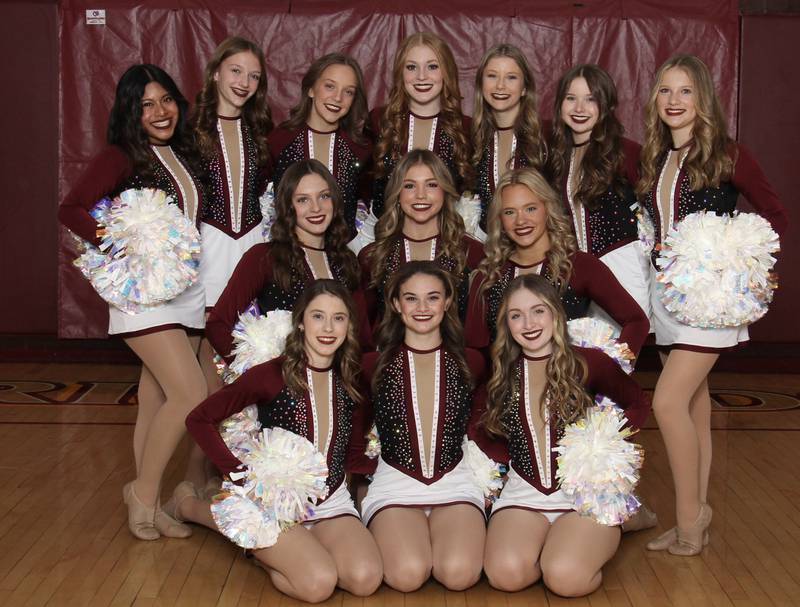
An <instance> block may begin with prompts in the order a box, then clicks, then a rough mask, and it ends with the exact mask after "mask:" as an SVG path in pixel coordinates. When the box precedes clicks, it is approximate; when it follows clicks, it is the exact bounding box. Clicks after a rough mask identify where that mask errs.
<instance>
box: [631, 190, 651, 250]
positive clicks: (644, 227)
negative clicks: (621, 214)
mask: <svg viewBox="0 0 800 607" xmlns="http://www.w3.org/2000/svg"><path fill="white" fill-rule="evenodd" d="M631 210H633V211H635V213H636V231H637V232H638V233H639V246H640V247H641V249H642V252H643V253H644V254H645V256H649V255H650V252H651V251H652V250H653V247H654V246H655V244H656V229H655V227H654V226H653V220H652V219H650V214H649V213H648V212H647V211H646V210H645V208H644V207H643V206H642V205H640V204H639V203H638V202H637V203H635V204H632V205H631Z"/></svg>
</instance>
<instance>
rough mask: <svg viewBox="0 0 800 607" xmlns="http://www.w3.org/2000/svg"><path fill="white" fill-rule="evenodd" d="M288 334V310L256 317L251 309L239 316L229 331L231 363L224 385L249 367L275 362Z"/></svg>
mask: <svg viewBox="0 0 800 607" xmlns="http://www.w3.org/2000/svg"><path fill="white" fill-rule="evenodd" d="M291 332H292V313H291V312H289V311H288V310H273V311H271V312H267V313H266V314H265V315H259V314H258V313H257V308H256V307H255V306H253V305H251V306H250V307H249V308H248V309H247V310H245V311H244V312H243V313H242V314H240V315H239V322H237V323H236V326H235V327H234V328H233V331H232V332H231V335H233V348H232V349H231V354H232V355H233V357H234V358H233V362H232V363H231V364H230V366H229V369H228V371H229V376H228V377H227V380H228V383H230V382H231V381H233V380H235V379H236V378H237V377H239V376H240V375H241V374H242V373H244V372H245V371H247V370H248V369H249V368H250V367H253V366H255V365H260V364H261V363H264V362H267V361H268V360H272V359H273V358H277V357H278V356H280V355H281V353H282V352H283V348H284V346H285V345H286V337H287V336H288V335H289V333H291Z"/></svg>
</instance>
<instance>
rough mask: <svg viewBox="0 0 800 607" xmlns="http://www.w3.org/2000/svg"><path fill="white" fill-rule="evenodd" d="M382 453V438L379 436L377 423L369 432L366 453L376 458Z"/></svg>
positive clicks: (371, 457)
mask: <svg viewBox="0 0 800 607" xmlns="http://www.w3.org/2000/svg"><path fill="white" fill-rule="evenodd" d="M380 454H381V439H380V436H378V428H377V426H375V424H373V425H372V429H371V430H370V431H369V433H367V448H366V449H365V450H364V455H366V456H367V457H368V458H370V459H375V458H376V457H378V456H379V455H380Z"/></svg>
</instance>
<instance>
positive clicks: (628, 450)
mask: <svg viewBox="0 0 800 607" xmlns="http://www.w3.org/2000/svg"><path fill="white" fill-rule="evenodd" d="M597 401H598V404H597V406H596V407H592V408H590V409H589V410H587V411H586V416H585V417H584V418H583V419H580V420H578V421H577V422H575V423H572V424H570V425H569V426H567V427H566V428H565V429H564V436H563V437H562V438H561V440H560V441H558V446H557V447H556V448H555V451H556V452H557V453H559V456H558V479H559V481H560V483H561V489H562V490H563V491H564V493H565V494H566V495H567V496H568V497H570V498H571V499H572V500H573V501H574V504H575V510H576V511H577V512H578V513H579V514H581V515H583V516H590V517H592V518H593V519H594V520H596V521H597V522H598V523H600V524H601V525H608V526H614V525H621V524H622V523H623V522H625V521H626V520H627V519H628V518H629V517H630V516H631V515H633V514H634V513H635V512H636V511H637V510H638V509H639V500H637V499H636V497H635V496H634V494H633V490H634V489H635V487H636V484H637V483H638V482H639V470H640V469H641V467H642V463H643V461H644V454H643V451H642V448H641V447H640V446H639V445H637V444H635V443H631V442H628V441H627V440H625V439H626V438H628V437H629V436H631V435H632V434H633V431H632V430H631V429H630V428H623V426H624V425H625V423H626V421H627V420H626V419H625V416H624V415H623V413H622V411H621V410H620V409H619V408H617V407H616V406H615V405H614V403H613V402H612V401H611V400H609V399H608V398H605V397H603V396H598V398H597Z"/></svg>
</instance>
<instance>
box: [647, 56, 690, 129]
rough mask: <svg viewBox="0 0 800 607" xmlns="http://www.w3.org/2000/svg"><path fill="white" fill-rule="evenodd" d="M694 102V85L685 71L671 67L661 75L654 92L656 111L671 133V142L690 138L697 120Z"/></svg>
mask: <svg viewBox="0 0 800 607" xmlns="http://www.w3.org/2000/svg"><path fill="white" fill-rule="evenodd" d="M695 102H696V95H695V87H694V83H693V82H692V79H691V78H690V77H689V74H688V73H687V72H686V70H684V69H682V68H680V67H671V68H669V69H668V70H666V71H665V72H664V73H663V74H662V76H661V81H660V82H659V83H658V90H657V92H656V110H657V111H658V117H659V118H661V120H662V122H663V123H664V124H666V125H667V127H668V128H669V129H670V131H671V132H672V134H673V140H675V139H684V140H688V139H689V138H690V137H691V133H692V128H693V127H694V121H695V119H696V118H697V107H696V105H695ZM676 135H677V137H676Z"/></svg>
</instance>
